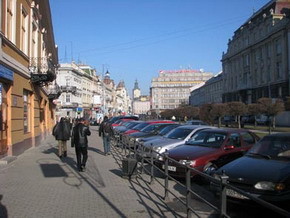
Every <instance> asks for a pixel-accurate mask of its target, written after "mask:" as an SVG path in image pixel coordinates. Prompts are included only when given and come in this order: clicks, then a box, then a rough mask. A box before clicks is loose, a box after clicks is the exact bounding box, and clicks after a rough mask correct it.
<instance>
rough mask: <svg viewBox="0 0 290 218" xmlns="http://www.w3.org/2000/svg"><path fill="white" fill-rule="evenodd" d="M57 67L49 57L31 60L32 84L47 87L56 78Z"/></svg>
mask: <svg viewBox="0 0 290 218" xmlns="http://www.w3.org/2000/svg"><path fill="white" fill-rule="evenodd" d="M56 69H57V66H56V65H55V64H54V63H53V62H52V60H51V59H50V58H49V57H43V58H41V57H32V58H30V60H29V72H30V75H31V82H32V83H33V84H35V85H38V86H47V85H48V84H49V83H50V82H52V81H54V80H55V78H56V75H55V71H56Z"/></svg>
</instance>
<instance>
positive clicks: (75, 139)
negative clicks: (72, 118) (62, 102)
mask: <svg viewBox="0 0 290 218" xmlns="http://www.w3.org/2000/svg"><path fill="white" fill-rule="evenodd" d="M89 135H91V131H90V129H89V127H88V126H86V125H84V124H82V123H78V124H77V125H76V126H75V127H74V128H73V130H72V138H71V147H88V138H87V136H89Z"/></svg>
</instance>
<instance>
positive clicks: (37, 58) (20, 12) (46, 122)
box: [0, 0, 58, 158]
mask: <svg viewBox="0 0 290 218" xmlns="http://www.w3.org/2000/svg"><path fill="white" fill-rule="evenodd" d="M0 11H1V18H0V19H1V20H0V24H1V25H0V44H1V47H0V103H1V104H0V130H1V134H0V158H1V157H4V156H17V155H19V154H21V153H23V152H24V151H25V150H27V149H28V148H30V147H34V146H37V145H39V143H40V142H41V140H42V139H44V138H45V136H46V135H47V134H50V132H51V129H52V127H53V125H54V123H55V122H54V109H55V105H54V103H53V99H55V98H57V95H58V93H57V92H51V90H50V89H49V86H50V87H51V86H52V85H53V84H52V83H53V80H54V79H55V71H56V69H57V65H58V56H57V48H56V46H55V42H54V35H53V28H52V21H51V13H50V6H49V1H48V0H35V1H31V0H0ZM54 91H55V90H54Z"/></svg>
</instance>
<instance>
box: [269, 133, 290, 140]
mask: <svg viewBox="0 0 290 218" xmlns="http://www.w3.org/2000/svg"><path fill="white" fill-rule="evenodd" d="M264 138H280V139H281V138H282V139H284V140H290V133H288V132H287V133H286V132H280V133H274V134H271V135H266V136H264Z"/></svg>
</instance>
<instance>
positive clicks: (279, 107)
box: [258, 98, 285, 134]
mask: <svg viewBox="0 0 290 218" xmlns="http://www.w3.org/2000/svg"><path fill="white" fill-rule="evenodd" d="M258 103H259V104H260V105H261V112H262V113H263V114H265V115H266V116H268V118H269V134H271V122H272V121H273V123H274V126H275V116H276V115H277V114H278V113H280V112H282V111H284V110H285V106H284V102H283V101H282V100H280V99H271V98H260V99H258Z"/></svg>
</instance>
